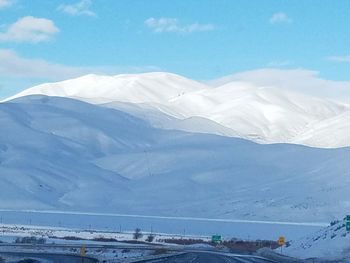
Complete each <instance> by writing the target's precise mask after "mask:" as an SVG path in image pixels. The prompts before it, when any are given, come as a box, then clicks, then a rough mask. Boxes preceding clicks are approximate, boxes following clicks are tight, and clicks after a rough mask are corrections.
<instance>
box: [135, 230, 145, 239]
mask: <svg viewBox="0 0 350 263" xmlns="http://www.w3.org/2000/svg"><path fill="white" fill-rule="evenodd" d="M142 236H143V234H142V232H141V228H136V229H135V232H134V239H136V240H137V239H139V238H142Z"/></svg>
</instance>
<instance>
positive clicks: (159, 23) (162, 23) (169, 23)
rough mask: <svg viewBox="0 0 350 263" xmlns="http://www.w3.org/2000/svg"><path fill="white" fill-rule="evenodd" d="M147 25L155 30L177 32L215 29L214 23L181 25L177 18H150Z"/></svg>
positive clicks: (158, 31)
mask: <svg viewBox="0 0 350 263" xmlns="http://www.w3.org/2000/svg"><path fill="white" fill-rule="evenodd" d="M144 23H145V25H146V26H147V27H149V28H150V29H152V30H153V31H154V32H157V33H162V32H175V33H192V32H204V31H211V30H214V29H215V26H214V25H213V24H199V23H193V24H187V25H181V24H180V23H179V21H178V19H176V18H166V17H163V18H159V19H156V18H153V17H151V18H148V19H147V20H145V22H144Z"/></svg>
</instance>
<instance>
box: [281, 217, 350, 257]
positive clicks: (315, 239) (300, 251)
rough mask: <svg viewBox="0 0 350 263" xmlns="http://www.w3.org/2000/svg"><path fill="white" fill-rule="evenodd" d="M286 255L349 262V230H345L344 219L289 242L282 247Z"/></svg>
mask: <svg viewBox="0 0 350 263" xmlns="http://www.w3.org/2000/svg"><path fill="white" fill-rule="evenodd" d="M284 252H285V253H286V254H287V255H291V256H293V257H298V258H304V259H306V258H322V259H324V260H340V261H341V262H350V232H349V231H346V227H345V220H340V221H335V222H334V224H332V225H330V226H329V227H327V228H323V229H321V230H319V231H317V232H315V233H312V234H309V235H307V236H306V237H304V238H301V239H298V240H294V241H291V242H290V246H288V247H286V248H284Z"/></svg>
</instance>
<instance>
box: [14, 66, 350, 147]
mask: <svg viewBox="0 0 350 263" xmlns="http://www.w3.org/2000/svg"><path fill="white" fill-rule="evenodd" d="M32 94H42V95H48V96H59V97H69V98H75V99H79V100H83V101H86V102H90V103H93V104H103V105H104V106H106V107H112V108H115V109H119V110H122V111H124V112H128V113H130V114H132V115H134V116H136V117H138V118H142V119H144V120H146V121H147V122H149V123H150V124H152V125H153V126H154V127H157V128H163V129H178V130H184V131H192V132H202V133H211V134H218V135H224V136H231V137H240V138H245V139H249V140H253V141H256V142H259V143H286V142H287V143H296V144H303V145H308V146H314V147H324V148H334V147H344V146H350V137H349V136H347V134H348V133H349V132H350V130H349V129H350V126H349V127H348V126H347V125H346V123H347V116H349V114H350V113H349V110H350V106H349V105H346V104H343V103H338V102H334V101H328V100H325V99H320V98H314V97H310V96H307V95H303V94H299V93H295V92H291V91H286V90H284V89H283V90H282V89H281V90H279V89H276V88H270V87H257V86H254V85H252V84H249V83H243V82H230V83H227V84H225V85H223V86H219V87H209V86H206V85H205V84H202V83H199V82H196V81H193V80H189V79H186V78H184V77H181V76H178V75H175V74H171V73H163V72H153V73H144V74H133V75H117V76H98V75H87V76H83V77H80V78H77V79H72V80H66V81H62V82H58V83H48V84H42V85H39V86H36V87H33V88H30V89H27V90H25V91H23V92H21V93H19V94H17V95H15V96H13V97H11V98H9V99H8V100H10V99H13V98H18V97H21V96H27V95H32ZM332 132H335V133H336V134H337V135H339V136H333V135H332V134H335V133H332Z"/></svg>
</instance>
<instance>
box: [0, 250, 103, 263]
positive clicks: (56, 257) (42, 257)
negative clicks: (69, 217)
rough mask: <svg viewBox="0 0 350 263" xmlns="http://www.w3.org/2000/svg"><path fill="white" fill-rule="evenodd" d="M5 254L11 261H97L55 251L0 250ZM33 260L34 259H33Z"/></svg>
mask: <svg viewBox="0 0 350 263" xmlns="http://www.w3.org/2000/svg"><path fill="white" fill-rule="evenodd" d="M1 256H6V257H10V258H11V262H16V261H20V260H23V259H33V260H36V261H35V262H46V263H48V262H50V263H81V262H84V263H97V262H98V261H97V260H96V259H94V258H90V257H84V259H83V258H82V257H80V256H76V255H64V254H57V253H40V252H0V257H1ZM5 262H6V261H5ZM33 262H34V261H33Z"/></svg>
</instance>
